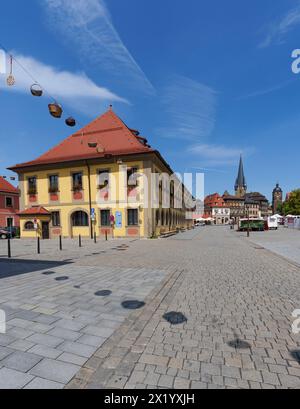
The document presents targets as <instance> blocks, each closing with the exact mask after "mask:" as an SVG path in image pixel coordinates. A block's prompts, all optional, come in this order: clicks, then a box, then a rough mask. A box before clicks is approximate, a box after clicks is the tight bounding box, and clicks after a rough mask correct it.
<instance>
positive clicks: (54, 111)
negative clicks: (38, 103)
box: [48, 102, 63, 118]
mask: <svg viewBox="0 0 300 409" xmlns="http://www.w3.org/2000/svg"><path fill="white" fill-rule="evenodd" d="M48 108H49V112H50V115H51V116H53V117H54V118H61V116H62V114H63V109H62V107H61V105H59V104H58V103H57V102H54V103H52V104H49V105H48Z"/></svg>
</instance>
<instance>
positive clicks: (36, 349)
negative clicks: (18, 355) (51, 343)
mask: <svg viewBox="0 0 300 409" xmlns="http://www.w3.org/2000/svg"><path fill="white" fill-rule="evenodd" d="M28 352H30V353H32V354H35V355H39V356H41V357H44V358H50V359H56V358H58V357H59V356H60V355H61V354H62V353H63V352H62V351H60V350H58V349H55V348H51V347H47V346H46V345H35V346H33V347H32V348H30V349H29V350H28Z"/></svg>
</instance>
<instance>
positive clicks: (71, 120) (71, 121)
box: [66, 116, 76, 127]
mask: <svg viewBox="0 0 300 409" xmlns="http://www.w3.org/2000/svg"><path fill="white" fill-rule="evenodd" d="M66 125H68V126H71V127H74V126H76V120H75V119H74V118H72V117H71V116H70V118H67V119H66Z"/></svg>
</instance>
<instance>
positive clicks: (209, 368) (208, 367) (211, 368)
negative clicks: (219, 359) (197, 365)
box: [201, 363, 221, 375]
mask: <svg viewBox="0 0 300 409" xmlns="http://www.w3.org/2000/svg"><path fill="white" fill-rule="evenodd" d="M201 373H203V374H208V375H221V367H220V365H215V364H208V363H201Z"/></svg>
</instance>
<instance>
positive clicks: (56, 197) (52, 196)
mask: <svg viewBox="0 0 300 409" xmlns="http://www.w3.org/2000/svg"><path fill="white" fill-rule="evenodd" d="M50 200H51V202H58V201H59V195H58V193H50Z"/></svg>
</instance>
